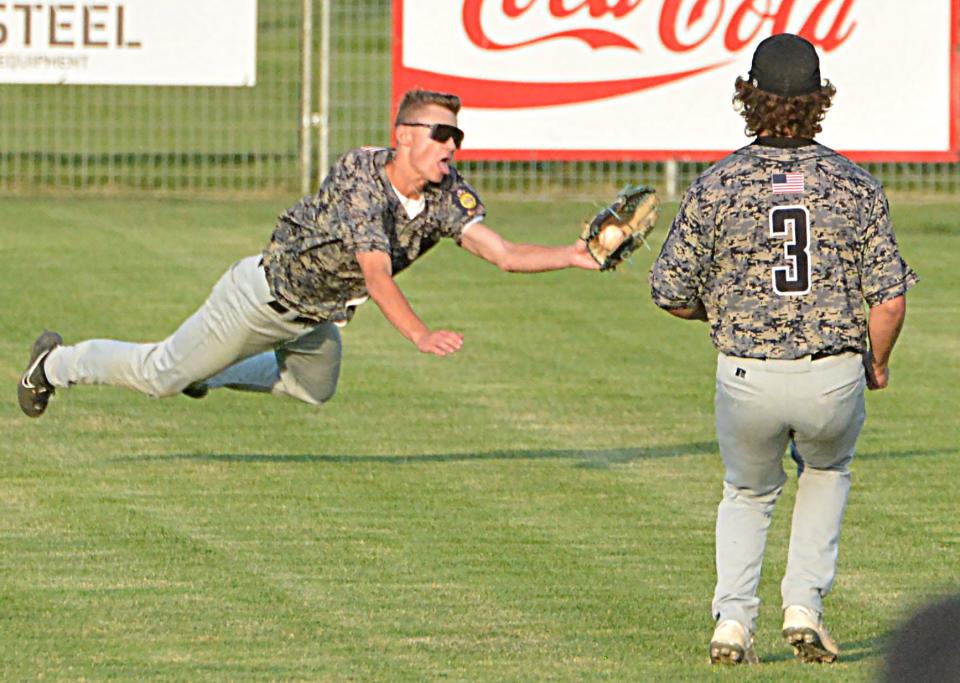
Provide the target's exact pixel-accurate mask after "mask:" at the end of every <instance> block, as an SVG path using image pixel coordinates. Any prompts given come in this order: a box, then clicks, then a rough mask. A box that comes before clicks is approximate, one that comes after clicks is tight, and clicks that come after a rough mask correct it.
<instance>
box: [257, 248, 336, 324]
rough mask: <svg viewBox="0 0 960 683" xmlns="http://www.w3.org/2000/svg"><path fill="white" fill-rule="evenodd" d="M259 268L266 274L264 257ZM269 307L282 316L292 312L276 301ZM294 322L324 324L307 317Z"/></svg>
mask: <svg viewBox="0 0 960 683" xmlns="http://www.w3.org/2000/svg"><path fill="white" fill-rule="evenodd" d="M257 266H259V267H261V268H264V272H266V268H265V267H264V265H263V257H262V256H261V257H260V260H259V261H258V262H257ZM267 306H269V307H270V308H272V309H273V310H275V311H276V312H277V313H279V314H280V315H286V314H287V313H289V312H290V309H289V308H287V307H286V306H284V305H283V304H282V303H280V302H279V301H276V300H274V301H268V302H267ZM292 322H295V323H299V324H300V325H314V326H316V325H320V324H321V323H323V321H322V320H317V319H316V318H310V317H308V316H305V315H298V316H297V317H296V318H294V319H293V320H292Z"/></svg>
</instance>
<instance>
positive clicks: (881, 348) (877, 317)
mask: <svg viewBox="0 0 960 683" xmlns="http://www.w3.org/2000/svg"><path fill="white" fill-rule="evenodd" d="M906 316H907V297H906V296H904V295H900V296H898V297H895V298H893V299H890V300H889V301H884V302H883V303H882V304H877V305H876V306H873V307H872V308H871V309H870V320H869V321H868V322H867V330H868V333H869V335H870V351H868V352H867V353H866V355H865V356H864V359H863V364H864V367H865V369H866V371H867V388H868V389H870V390H871V391H873V390H876V389H885V388H886V386H887V384H888V383H889V382H890V368H889V367H888V364H889V363H890V354H891V353H892V352H893V346H894V344H896V343H897V337H899V336H900V330H901V328H902V327H903V321H904V319H905V318H906Z"/></svg>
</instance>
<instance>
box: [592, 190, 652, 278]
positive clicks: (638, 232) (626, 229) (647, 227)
mask: <svg viewBox="0 0 960 683" xmlns="http://www.w3.org/2000/svg"><path fill="white" fill-rule="evenodd" d="M659 215H660V200H659V199H658V198H657V194H656V190H654V189H653V188H652V187H648V186H647V185H627V186H626V187H624V188H623V189H622V190H620V193H619V194H618V195H617V197H616V199H614V200H613V201H612V202H611V203H610V204H609V205H608V206H607V207H606V208H604V209H602V210H601V211H600V212H599V213H597V215H596V216H594V217H593V220H591V221H590V222H589V223H585V224H584V226H583V232H581V233H580V239H582V240H583V241H584V242H586V243H587V251H589V252H590V255H591V256H592V257H593V258H594V260H595V261H596V262H597V263H599V264H600V270H613V269H614V268H616V267H617V266H619V265H620V264H621V263H623V261H624V260H626V258H627V257H628V256H630V254H631V253H633V250H634V249H636V248H637V246H638V245H640V244H641V243H642V244H646V240H645V239H644V238H645V237H646V236H647V235H649V234H650V232H651V231H652V230H653V228H654V226H655V225H656V224H657V218H658V217H659Z"/></svg>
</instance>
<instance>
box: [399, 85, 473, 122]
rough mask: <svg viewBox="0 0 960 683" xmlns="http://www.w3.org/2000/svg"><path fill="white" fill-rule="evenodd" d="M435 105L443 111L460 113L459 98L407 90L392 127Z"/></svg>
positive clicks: (442, 93)
mask: <svg viewBox="0 0 960 683" xmlns="http://www.w3.org/2000/svg"><path fill="white" fill-rule="evenodd" d="M431 104H435V105H437V106H439V107H443V108H444V109H449V110H450V111H452V112H453V113H454V114H456V113H458V112H459V111H460V98H459V97H457V96H456V95H451V94H449V93H445V92H434V91H432V90H408V91H407V92H406V93H404V95H403V99H402V100H400V106H398V107H397V118H396V119H394V122H393V125H394V126H396V125H399V124H400V122H401V121H405V120H407V119H409V118H410V117H412V116H415V115H416V114H418V113H419V112H420V110H421V109H423V108H424V107H426V106H428V105H431Z"/></svg>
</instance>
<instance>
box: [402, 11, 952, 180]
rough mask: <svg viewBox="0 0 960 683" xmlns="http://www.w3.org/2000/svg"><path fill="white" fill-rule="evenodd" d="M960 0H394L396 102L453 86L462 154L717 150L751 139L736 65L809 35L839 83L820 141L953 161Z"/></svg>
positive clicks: (652, 155)
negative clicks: (762, 48)
mask: <svg viewBox="0 0 960 683" xmlns="http://www.w3.org/2000/svg"><path fill="white" fill-rule="evenodd" d="M957 4H958V3H957V0H917V1H916V2H904V0H398V1H397V2H395V3H394V55H393V58H394V104H396V103H397V102H398V100H399V97H400V96H401V95H402V93H403V92H404V91H405V90H406V89H408V88H412V87H422V88H427V89H431V90H441V91H447V92H453V93H455V94H457V95H459V96H460V97H461V100H462V102H463V104H464V109H463V111H462V112H461V115H460V125H461V127H462V128H463V129H464V130H465V131H466V139H465V141H464V146H463V150H462V152H461V153H460V157H461V158H465V159H670V158H681V159H715V158H718V157H720V156H722V155H723V154H725V153H727V152H729V151H730V150H731V149H735V148H737V147H740V146H742V145H743V144H746V143H747V142H748V139H747V138H746V137H745V135H744V132H743V128H744V124H743V120H742V119H741V117H740V116H739V114H737V113H736V112H735V111H734V109H733V107H732V105H731V97H732V95H733V90H734V81H735V80H736V77H737V76H746V75H747V73H748V72H749V70H750V61H751V57H752V55H753V50H754V48H755V47H756V46H757V44H758V43H760V41H762V40H763V39H764V38H767V37H769V36H771V35H774V34H776V33H783V32H790V33H798V34H800V35H802V36H804V37H805V38H807V39H808V40H810V41H811V42H812V43H813V44H814V45H815V46H816V47H817V51H818V52H819V54H820V57H821V74H822V76H823V77H824V78H825V79H829V80H830V81H831V82H832V83H833V84H834V85H835V86H836V87H837V96H836V98H835V100H834V105H833V107H832V108H831V109H830V111H829V112H828V113H827V116H826V119H825V120H824V123H823V133H822V134H821V135H819V136H818V140H819V141H820V142H822V143H824V144H826V145H828V146H831V147H834V148H835V149H838V150H841V151H843V152H845V153H847V154H849V155H850V156H852V157H853V158H855V159H858V160H861V161H869V160H911V161H948V160H951V161H955V160H956V159H957V156H958V155H957V151H958V145H957V118H958V116H957V113H958V110H957V88H956V76H957V70H956V65H957V59H956V35H955V28H954V27H955V26H956V20H957V17H956V12H957V7H956V6H957Z"/></svg>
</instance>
